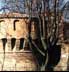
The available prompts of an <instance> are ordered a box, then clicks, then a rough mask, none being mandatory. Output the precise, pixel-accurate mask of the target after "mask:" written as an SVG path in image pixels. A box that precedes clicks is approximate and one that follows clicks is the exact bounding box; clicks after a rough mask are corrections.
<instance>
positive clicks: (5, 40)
mask: <svg viewBox="0 0 69 72" xmlns="http://www.w3.org/2000/svg"><path fill="white" fill-rule="evenodd" d="M2 43H3V50H4V51H5V46H6V43H7V39H6V38H2Z"/></svg>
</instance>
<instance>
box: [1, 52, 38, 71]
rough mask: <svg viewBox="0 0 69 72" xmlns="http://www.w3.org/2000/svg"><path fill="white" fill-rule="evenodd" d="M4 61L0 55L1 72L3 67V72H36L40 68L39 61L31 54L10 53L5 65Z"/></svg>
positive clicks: (6, 57)
mask: <svg viewBox="0 0 69 72" xmlns="http://www.w3.org/2000/svg"><path fill="white" fill-rule="evenodd" d="M3 57H4V54H3ZM2 61H3V58H1V53H0V70H2V69H1V68H2V65H3V71H36V70H37V68H38V65H37V61H36V59H35V57H34V56H33V55H32V53H31V52H27V53H26V52H23V53H14V52H8V53H5V59H4V64H2Z"/></svg>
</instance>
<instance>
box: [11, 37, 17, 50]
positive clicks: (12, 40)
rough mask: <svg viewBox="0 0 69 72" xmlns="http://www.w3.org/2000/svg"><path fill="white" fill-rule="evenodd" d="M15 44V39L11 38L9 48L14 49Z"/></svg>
mask: <svg viewBox="0 0 69 72" xmlns="http://www.w3.org/2000/svg"><path fill="white" fill-rule="evenodd" d="M15 43H16V39H15V38H12V39H11V48H12V49H13V48H14V46H15Z"/></svg>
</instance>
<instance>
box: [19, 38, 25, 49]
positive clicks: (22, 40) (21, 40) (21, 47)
mask: <svg viewBox="0 0 69 72" xmlns="http://www.w3.org/2000/svg"><path fill="white" fill-rule="evenodd" d="M23 44H24V38H20V46H19V49H20V50H21V49H23Z"/></svg>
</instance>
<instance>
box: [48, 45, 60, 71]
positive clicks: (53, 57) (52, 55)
mask: <svg viewBox="0 0 69 72" xmlns="http://www.w3.org/2000/svg"><path fill="white" fill-rule="evenodd" d="M48 55H49V59H48V64H47V69H48V70H53V69H54V67H55V66H56V65H57V64H58V63H59V61H60V58H61V46H60V45H58V46H57V45H56V46H53V47H51V48H50V49H48Z"/></svg>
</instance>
